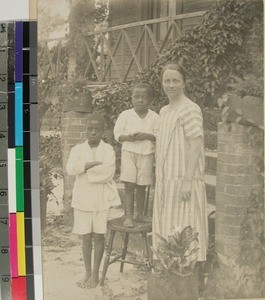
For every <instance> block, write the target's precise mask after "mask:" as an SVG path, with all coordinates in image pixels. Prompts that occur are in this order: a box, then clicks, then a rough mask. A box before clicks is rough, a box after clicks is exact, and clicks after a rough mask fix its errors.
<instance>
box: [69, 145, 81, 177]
mask: <svg viewBox="0 0 265 300" xmlns="http://www.w3.org/2000/svg"><path fill="white" fill-rule="evenodd" d="M79 153H80V150H79V148H78V147H77V146H75V147H73V148H72V149H71V151H70V154H69V158H68V161H67V164H66V172H67V174H68V175H73V176H75V175H79V174H82V173H84V172H85V161H82V160H81V159H80V155H79Z"/></svg>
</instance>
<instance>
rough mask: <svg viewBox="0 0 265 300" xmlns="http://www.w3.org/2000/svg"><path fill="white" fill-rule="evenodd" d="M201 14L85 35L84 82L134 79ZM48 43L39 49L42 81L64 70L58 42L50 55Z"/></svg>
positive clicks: (157, 20) (123, 26)
mask: <svg viewBox="0 0 265 300" xmlns="http://www.w3.org/2000/svg"><path fill="white" fill-rule="evenodd" d="M204 14H205V11H199V12H193V13H188V14H181V15H176V16H172V17H166V18H159V19H153V20H146V21H142V22H136V23H130V24H125V25H120V26H115V27H111V28H107V29H103V30H99V31H92V32H88V33H86V34H85V35H84V36H83V46H84V49H85V52H86V54H87V60H86V61H84V71H83V75H84V76H85V77H87V78H88V82H93V83H101V84H103V83H109V82H112V81H118V82H124V81H128V80H130V79H132V78H134V77H135V75H136V74H137V73H139V72H141V71H143V70H144V69H145V68H146V67H148V66H149V65H150V63H151V62H152V61H154V60H155V59H156V58H157V57H159V56H160V55H161V53H162V51H163V50H164V49H165V47H166V46H167V45H168V44H169V43H170V42H172V41H174V40H175V39H176V38H177V37H178V36H179V35H180V34H181V33H182V32H183V30H185V26H183V24H184V23H183V22H186V23H187V21H188V20H190V19H194V18H195V19H196V20H197V19H200V18H201V17H202V16H203V15H204ZM190 23H192V22H190ZM193 23H194V24H196V22H193ZM197 23H198V21H197ZM48 42H49V41H46V42H45V43H43V46H42V47H41V48H42V52H41V55H42V57H43V58H42V61H43V60H44V57H45V62H44V63H43V65H42V66H41V69H42V73H43V76H44V78H45V77H47V76H56V74H57V75H59V73H60V72H61V69H63V68H64V67H65V65H64V62H63V61H61V60H60V59H61V58H60V55H59V52H60V50H59V49H60V46H59V45H61V44H60V43H61V41H58V47H57V48H56V47H54V48H53V53H51V52H49V51H50V50H49V47H48ZM53 58H56V59H53Z"/></svg>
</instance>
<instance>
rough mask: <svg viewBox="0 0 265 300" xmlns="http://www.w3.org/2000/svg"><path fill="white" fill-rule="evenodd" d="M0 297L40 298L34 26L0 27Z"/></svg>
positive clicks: (40, 266)
mask: <svg viewBox="0 0 265 300" xmlns="http://www.w3.org/2000/svg"><path fill="white" fill-rule="evenodd" d="M0 49H1V50H0V153H1V154H0V178H1V180H0V205H1V207H0V247H1V254H0V255H1V256H0V275H1V283H0V287H1V293H0V294H1V296H0V299H1V300H2V299H15V300H16V299H19V300H24V299H40V300H41V299H43V293H42V290H43V289H42V265H41V239H40V233H41V230H40V198H39V165H38V115H37V22H36V21H29V22H22V21H18V22H7V23H0Z"/></svg>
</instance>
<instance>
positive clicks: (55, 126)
mask: <svg viewBox="0 0 265 300" xmlns="http://www.w3.org/2000/svg"><path fill="white" fill-rule="evenodd" d="M263 10H264V7H263V1H262V0H39V1H38V81H39V82H38V87H39V88H38V103H39V108H38V115H39V168H40V201H41V202H40V206H41V235H42V236H41V240H42V261H43V288H44V299H45V300H57V299H64V300H75V299H76V300H86V299H91V300H199V299H200V300H219V299H230V300H232V299H233V300H234V299H256V300H257V299H265V231H264V229H265V219H264V212H265V210H264V103H263V97H264V77H263V66H264V59H263V55H264V46H263V42H264V41H263V37H264V32H263V29H264V23H263V22H264V21H263Z"/></svg>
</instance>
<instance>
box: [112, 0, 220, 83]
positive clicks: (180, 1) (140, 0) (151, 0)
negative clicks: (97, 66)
mask: <svg viewBox="0 0 265 300" xmlns="http://www.w3.org/2000/svg"><path fill="white" fill-rule="evenodd" d="M215 2H216V0H110V23H109V26H110V27H113V26H119V25H123V24H128V23H133V22H139V21H144V20H149V19H156V18H163V17H168V16H173V15H176V14H182V13H191V12H195V11H202V10H207V9H209V8H210V6H211V5H212V4H213V3H215ZM200 20H201V18H200V17H199V18H192V19H186V20H183V21H179V26H180V28H181V30H186V29H188V28H190V27H192V26H194V25H196V24H198V23H199V22H200ZM151 29H152V31H153V33H154V35H155V37H156V39H157V40H158V41H159V40H163V38H164V37H165V35H166V32H167V29H168V24H166V23H163V24H160V25H153V27H152V28H151ZM119 32H120V31H117V32H114V33H111V34H110V41H111V48H112V49H113V48H114V46H115V44H116V42H117V39H118V36H119ZM126 32H127V33H128V36H129V39H130V41H131V44H132V45H133V48H135V47H136V45H137V41H138V40H139V38H140V34H141V32H142V27H141V28H139V27H138V28H132V29H130V30H126ZM171 41H172V39H170V37H169V40H168V43H170V42H171ZM146 43H147V45H148V47H147V53H148V54H147V57H148V59H147V60H146V53H145V48H144V38H143V41H142V43H141V46H140V49H139V50H138V51H137V58H138V59H139V62H140V63H141V65H142V66H143V67H144V68H145V67H147V66H148V65H149V64H150V63H151V62H152V60H153V59H154V57H155V54H156V52H155V49H154V47H153V46H152V42H151V40H150V39H149V37H147V39H146ZM122 49H124V52H123V50H122ZM122 53H126V55H125V56H124V57H123V56H122ZM131 57H132V53H131V51H130V49H129V47H128V44H127V43H126V41H124V42H123V43H120V45H119V47H118V48H117V51H116V53H115V55H114V59H115V61H116V66H117V67H118V69H119V70H123V69H124V68H125V67H126V66H128V65H129V63H130V60H131ZM137 73H138V68H137V66H136V64H135V63H133V65H132V68H131V70H130V72H129V74H128V77H127V80H128V79H133V78H134V77H135V76H136V75H137ZM118 79H119V78H118V75H117V73H116V71H115V68H114V66H113V65H112V67H111V71H110V80H111V81H117V80H118Z"/></svg>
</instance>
